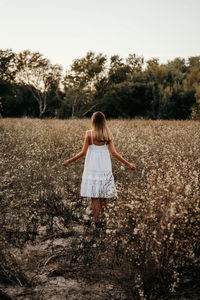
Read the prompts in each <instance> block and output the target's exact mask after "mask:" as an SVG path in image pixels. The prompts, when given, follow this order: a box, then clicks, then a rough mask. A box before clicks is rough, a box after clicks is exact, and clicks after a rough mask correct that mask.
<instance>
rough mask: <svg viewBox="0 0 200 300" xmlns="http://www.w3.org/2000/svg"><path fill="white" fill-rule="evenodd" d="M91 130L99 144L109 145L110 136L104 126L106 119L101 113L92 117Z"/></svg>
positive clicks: (98, 112) (96, 113)
mask: <svg viewBox="0 0 200 300" xmlns="http://www.w3.org/2000/svg"><path fill="white" fill-rule="evenodd" d="M92 128H93V130H94V131H95V138H96V140H97V141H99V142H107V143H109V142H110V141H111V139H112V134H111V132H110V130H109V129H108V127H107V125H106V117H105V115H104V113H102V112H101V111H97V112H95V113H93V115H92Z"/></svg>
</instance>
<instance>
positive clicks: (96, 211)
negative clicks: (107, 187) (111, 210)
mask: <svg viewBox="0 0 200 300" xmlns="http://www.w3.org/2000/svg"><path fill="white" fill-rule="evenodd" d="M91 208H92V213H93V219H94V222H95V223H97V222H99V215H100V208H101V205H100V199H98V198H92V205H91Z"/></svg>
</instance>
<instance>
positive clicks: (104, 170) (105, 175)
mask: <svg viewBox="0 0 200 300" xmlns="http://www.w3.org/2000/svg"><path fill="white" fill-rule="evenodd" d="M91 141H92V144H91V145H89V146H88V150H87V154H86V158H85V164H84V171H83V176H82V183H81V197H91V198H111V197H114V196H117V191H116V187H115V183H114V177H113V174H112V166H111V160H110V153H109V150H108V146H107V145H106V144H104V145H102V146H98V145H94V144H93V135H92V130H91Z"/></svg>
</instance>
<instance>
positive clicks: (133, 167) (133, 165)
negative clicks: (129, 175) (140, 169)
mask: <svg viewBox="0 0 200 300" xmlns="http://www.w3.org/2000/svg"><path fill="white" fill-rule="evenodd" d="M128 167H129V168H130V169H132V170H135V169H136V165H135V164H131V163H130V164H129V165H128Z"/></svg>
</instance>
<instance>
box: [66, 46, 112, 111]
mask: <svg viewBox="0 0 200 300" xmlns="http://www.w3.org/2000/svg"><path fill="white" fill-rule="evenodd" d="M105 63H106V56H104V55H102V54H101V53H100V54H97V55H95V53H94V52H91V51H90V52H88V53H87V54H86V56H85V57H83V58H80V59H75V60H74V62H73V64H72V65H71V68H70V70H67V71H66V75H65V77H64V80H63V85H64V92H65V100H66V103H68V106H69V107H70V110H71V116H72V117H74V116H83V115H85V114H86V113H87V112H89V111H90V110H92V108H93V107H94V105H96V104H94V103H93V99H94V94H95V92H96V87H97V86H98V84H99V82H100V81H101V79H102V77H103V74H104V71H105ZM64 106H65V105H64Z"/></svg>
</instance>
